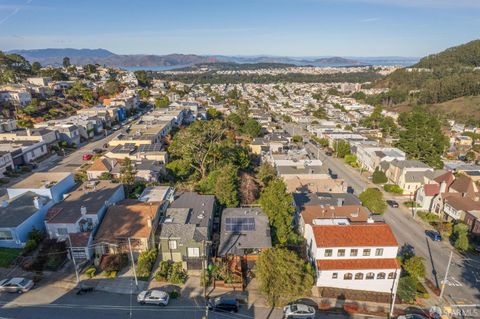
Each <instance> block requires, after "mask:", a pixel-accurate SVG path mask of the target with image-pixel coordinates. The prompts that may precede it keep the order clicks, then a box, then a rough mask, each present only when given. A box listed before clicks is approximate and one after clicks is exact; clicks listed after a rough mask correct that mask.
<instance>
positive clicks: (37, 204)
mask: <svg viewBox="0 0 480 319" xmlns="http://www.w3.org/2000/svg"><path fill="white" fill-rule="evenodd" d="M33 206H35V208H36V209H40V208H42V206H43V203H42V201H41V200H40V198H39V197H38V196H35V197H34V198H33Z"/></svg>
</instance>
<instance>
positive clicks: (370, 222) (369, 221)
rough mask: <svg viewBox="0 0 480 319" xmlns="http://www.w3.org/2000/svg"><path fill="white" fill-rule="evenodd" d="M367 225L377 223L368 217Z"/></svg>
mask: <svg viewBox="0 0 480 319" xmlns="http://www.w3.org/2000/svg"><path fill="white" fill-rule="evenodd" d="M367 223H368V224H373V223H375V221H374V220H373V218H372V217H368V219H367Z"/></svg>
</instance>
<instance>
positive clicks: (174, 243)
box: [168, 240, 177, 250]
mask: <svg viewBox="0 0 480 319" xmlns="http://www.w3.org/2000/svg"><path fill="white" fill-rule="evenodd" d="M168 249H172V250H173V249H177V241H176V240H169V241H168Z"/></svg>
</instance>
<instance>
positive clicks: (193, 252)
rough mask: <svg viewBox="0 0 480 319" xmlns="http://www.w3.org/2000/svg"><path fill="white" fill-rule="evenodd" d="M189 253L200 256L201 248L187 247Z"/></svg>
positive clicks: (192, 255)
mask: <svg viewBox="0 0 480 319" xmlns="http://www.w3.org/2000/svg"><path fill="white" fill-rule="evenodd" d="M187 255H188V257H200V248H196V247H194V248H190V247H189V248H188V249H187Z"/></svg>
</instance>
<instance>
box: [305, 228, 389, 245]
mask: <svg viewBox="0 0 480 319" xmlns="http://www.w3.org/2000/svg"><path fill="white" fill-rule="evenodd" d="M313 233H314V236H315V241H316V242H317V246H318V247H390V246H391V247H397V246H398V242H397V240H396V239H395V236H394V235H393V232H392V230H391V229H390V226H388V225H387V224H384V223H375V224H355V225H342V226H313Z"/></svg>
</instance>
